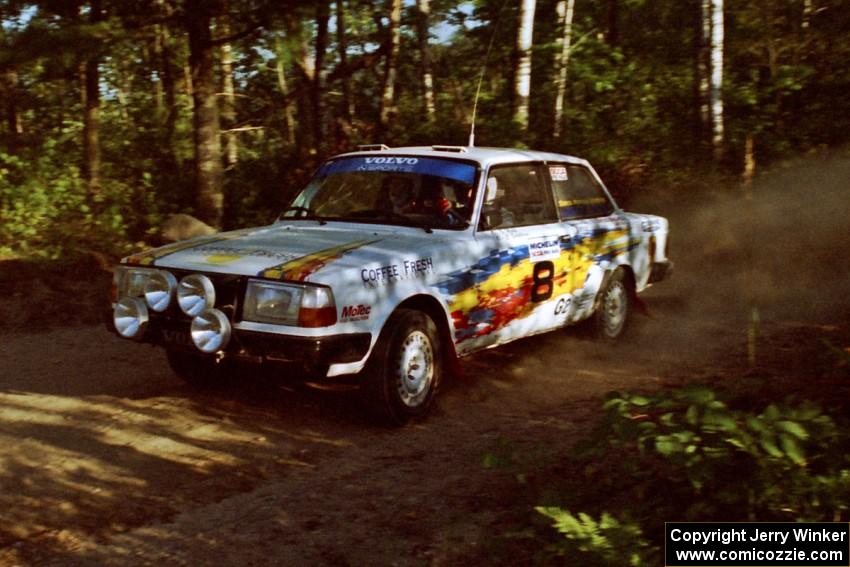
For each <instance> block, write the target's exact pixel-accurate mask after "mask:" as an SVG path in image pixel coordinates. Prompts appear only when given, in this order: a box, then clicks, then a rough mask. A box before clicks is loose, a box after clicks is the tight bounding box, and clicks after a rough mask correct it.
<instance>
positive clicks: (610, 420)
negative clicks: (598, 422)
mask: <svg viewBox="0 0 850 567" xmlns="http://www.w3.org/2000/svg"><path fill="white" fill-rule="evenodd" d="M605 409H606V410H607V412H608V414H607V418H606V421H605V424H604V426H603V427H602V429H601V430H600V432H599V434H600V435H601V436H602V438H604V439H605V440H606V441H607V443H606V444H607V446H608V447H609V448H614V449H618V450H623V451H626V452H627V453H628V454H629V455H631V457H632V458H635V459H637V460H639V461H642V462H645V463H646V464H647V465H648V466H650V467H651V468H652V469H653V470H654V471H655V472H660V473H662V475H663V479H664V482H665V483H670V485H671V486H670V488H671V489H672V490H674V491H676V492H678V493H683V494H690V495H691V496H692V497H693V498H694V499H695V500H698V501H694V502H692V503H690V504H688V505H686V506H684V507H683V508H681V510H680V512H679V514H680V515H681V514H684V515H685V516H688V517H691V516H693V517H701V518H704V517H705V514H710V515H712V516H715V515H719V516H720V517H724V515H725V514H735V515H739V516H741V515H742V516H744V517H746V518H756V517H757V518H759V519H761V520H767V519H775V520H789V519H800V520H812V521H814V520H826V519H832V517H833V515H834V514H835V513H841V512H843V511H846V510H847V509H848V506H850V484H847V480H848V478H850V460H848V458H847V457H846V456H845V453H844V452H842V450H841V449H842V447H844V446H846V445H847V443H848V439H847V438H846V437H844V436H842V435H840V432H839V429H838V428H837V426H836V424H835V422H834V420H833V419H832V418H831V417H829V416H828V415H826V414H824V413H823V412H822V411H821V410H820V409H819V408H818V407H817V406H815V405H813V404H810V403H805V404H800V405H796V406H787V405H777V404H770V405H768V406H767V407H766V408H764V409H763V411H761V412H760V413H758V414H754V415H753V414H750V413H748V412H745V411H742V410H736V409H732V408H730V407H728V406H727V405H726V403H724V402H723V401H722V400H721V399H719V398H718V395H717V394H716V393H715V392H714V391H713V390H711V389H709V388H706V387H699V386H690V387H686V388H683V389H681V390H675V391H673V392H672V393H665V394H659V395H655V396H652V397H646V396H640V395H619V394H614V395H612V396H611V397H610V398H609V399H608V400H607V401H606V403H605ZM643 480H644V481H645V482H650V483H652V482H654V481H653V480H652V479H649V478H645V479H643ZM741 481H743V482H744V486H746V490H743V491H742V490H741V486H742V484H741ZM685 501H687V500H685ZM824 503H828V506H826V505H824ZM726 517H728V516H726Z"/></svg>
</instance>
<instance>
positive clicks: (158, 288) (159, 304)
mask: <svg viewBox="0 0 850 567" xmlns="http://www.w3.org/2000/svg"><path fill="white" fill-rule="evenodd" d="M176 288H177V278H175V277H174V275H173V274H172V273H171V272H155V273H154V274H152V275H151V277H150V279H148V282H147V283H146V284H145V301H147V303H148V307H150V308H151V309H153V310H154V311H156V312H157V313H162V312H163V311H165V310H166V309H168V306H169V305H170V304H171V295H172V294H173V293H174V290H175V289H176Z"/></svg>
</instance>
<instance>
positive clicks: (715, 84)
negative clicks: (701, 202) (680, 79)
mask: <svg viewBox="0 0 850 567" xmlns="http://www.w3.org/2000/svg"><path fill="white" fill-rule="evenodd" d="M700 16H701V17H700V22H701V26H700V49H699V53H698V55H697V68H698V74H699V87H698V88H699V109H700V122H701V123H702V126H703V127H702V131H703V132H711V136H710V140H711V147H712V150H713V152H714V159H715V160H716V161H719V160H720V159H721V157H722V155H723V138H724V133H723V37H724V19H723V0H701V3H700Z"/></svg>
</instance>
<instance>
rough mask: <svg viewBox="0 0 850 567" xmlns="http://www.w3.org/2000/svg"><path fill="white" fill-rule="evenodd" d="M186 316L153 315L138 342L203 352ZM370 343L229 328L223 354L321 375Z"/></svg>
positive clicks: (358, 336)
mask: <svg viewBox="0 0 850 567" xmlns="http://www.w3.org/2000/svg"><path fill="white" fill-rule="evenodd" d="M104 323H105V325H106V328H107V329H108V330H109V331H110V332H112V333H115V334H117V331H116V330H115V325H114V324H113V322H112V312H111V311H108V312H104ZM189 326H190V322H189V320H188V319H175V318H173V317H164V316H157V315H154V316H152V317H151V319H150V323H149V325H148V328H147V330H146V331H145V334H144V335H143V336H142V338H141V339H140V342H144V343H150V344H155V345H159V346H163V347H165V348H169V349H179V350H185V351H187V352H194V353H197V354H198V355H199V356H216V355H204V354H203V353H201V352H200V351H199V350H198V349H197V348H195V345H194V344H193V343H192V339H191V335H190V333H189ZM371 343H372V335H371V333H347V334H340V335H328V336H324V337H299V336H293V335H278V334H274V333H263V332H259V331H246V330H240V329H233V335H232V337H231V340H230V343H229V344H228V346H227V348H226V349H225V350H224V353H223V354H224V356H225V358H232V359H242V360H247V361H249V362H255V363H277V364H285V365H289V366H296V367H300V369H301V370H302V371H303V372H304V373H305V374H307V375H308V376H310V377H317V376H324V375H325V374H326V372H327V369H328V367H330V366H331V365H333V364H348V363H354V362H358V361H360V360H363V358H364V357H365V356H366V355H367V354H368V352H369V347H370V345H371Z"/></svg>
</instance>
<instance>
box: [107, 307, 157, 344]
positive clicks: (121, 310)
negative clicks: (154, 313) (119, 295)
mask: <svg viewBox="0 0 850 567" xmlns="http://www.w3.org/2000/svg"><path fill="white" fill-rule="evenodd" d="M112 322H113V324H114V325H115V330H116V331H118V334H119V335H121V336H122V337H124V338H127V339H138V338H140V337H141V336H142V335H143V334H145V329H146V328H147V326H148V307H147V305H145V302H144V301H142V300H141V299H140V298H138V297H125V298H123V299H121V300H120V301H119V302H118V303H116V304H115V311H113V313H112Z"/></svg>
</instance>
